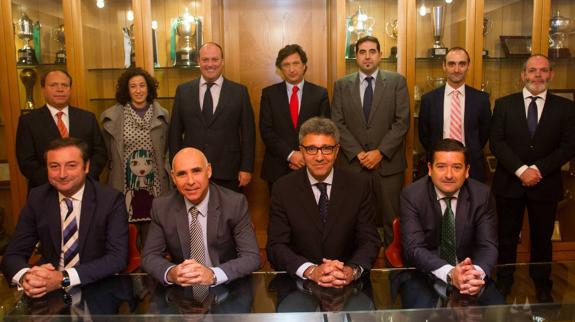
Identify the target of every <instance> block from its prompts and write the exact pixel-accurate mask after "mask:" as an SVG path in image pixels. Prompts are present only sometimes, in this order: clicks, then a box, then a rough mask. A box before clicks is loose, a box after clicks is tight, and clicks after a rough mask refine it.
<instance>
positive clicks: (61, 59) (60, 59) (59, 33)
mask: <svg viewBox="0 0 575 322" xmlns="http://www.w3.org/2000/svg"><path fill="white" fill-rule="evenodd" d="M56 41H57V42H58V44H60V48H58V50H57V51H56V61H55V62H54V64H57V65H63V64H66V36H65V35H64V24H61V25H60V26H58V28H57V29H56Z"/></svg>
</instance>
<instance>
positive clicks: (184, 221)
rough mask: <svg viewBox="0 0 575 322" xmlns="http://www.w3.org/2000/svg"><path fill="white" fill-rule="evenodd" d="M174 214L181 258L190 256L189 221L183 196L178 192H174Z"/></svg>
mask: <svg viewBox="0 0 575 322" xmlns="http://www.w3.org/2000/svg"><path fill="white" fill-rule="evenodd" d="M175 194H176V195H177V198H175V202H176V204H175V206H174V216H175V221H176V230H177V232H178V239H179V240H180V248H181V249H182V259H184V260H185V259H188V258H189V257H190V222H189V220H188V210H187V209H186V203H185V202H184V196H182V195H181V194H180V193H179V192H175Z"/></svg>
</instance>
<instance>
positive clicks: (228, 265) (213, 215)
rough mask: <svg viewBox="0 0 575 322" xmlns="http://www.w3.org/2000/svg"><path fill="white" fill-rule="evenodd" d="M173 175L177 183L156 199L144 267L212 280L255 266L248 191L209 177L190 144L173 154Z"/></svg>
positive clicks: (199, 281) (176, 278)
mask: <svg viewBox="0 0 575 322" xmlns="http://www.w3.org/2000/svg"><path fill="white" fill-rule="evenodd" d="M171 175H172V180H173V181H174V184H175V185H176V187H177V188H178V189H177V190H172V191H171V192H169V193H167V194H164V195H163V196H160V197H158V198H156V199H154V202H153V204H152V222H151V225H150V230H149V232H148V237H147V239H146V243H145V244H144V250H143V254H142V268H143V269H144V271H146V272H148V273H150V274H151V275H152V276H154V277H155V278H156V279H158V280H159V281H162V282H163V283H164V284H177V285H180V286H192V285H196V286H197V285H204V286H206V285H210V286H215V285H219V284H222V283H225V282H227V281H231V280H234V279H236V278H238V277H242V276H244V275H248V274H250V273H251V272H253V271H255V270H257V269H258V268H259V266H260V255H259V249H258V245H257V242H256V236H255V233H254V230H253V228H252V223H251V220H250V215H249V213H248V202H247V200H246V197H245V196H244V195H243V194H240V193H237V192H234V191H232V190H230V189H227V188H224V187H220V186H218V185H216V184H213V183H210V177H211V175H212V167H211V165H210V164H209V163H208V160H207V159H206V157H205V156H204V154H203V153H202V152H201V151H200V150H197V149H194V148H184V149H182V150H180V151H179V152H178V153H177V154H176V155H175V156H174V160H173V161H172V173H171ZM165 253H168V254H169V255H170V257H171V259H167V258H165V257H164V254H165ZM198 289H199V288H198Z"/></svg>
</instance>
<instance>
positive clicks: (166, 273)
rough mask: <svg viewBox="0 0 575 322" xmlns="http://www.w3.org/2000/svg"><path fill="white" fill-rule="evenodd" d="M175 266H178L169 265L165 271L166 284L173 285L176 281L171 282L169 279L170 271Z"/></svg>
mask: <svg viewBox="0 0 575 322" xmlns="http://www.w3.org/2000/svg"><path fill="white" fill-rule="evenodd" d="M174 267H176V265H172V266H170V267H168V269H167V270H166V271H165V272H164V284H166V285H173V284H174V283H170V282H169V281H168V272H169V271H170V270H171V269H172V268H174Z"/></svg>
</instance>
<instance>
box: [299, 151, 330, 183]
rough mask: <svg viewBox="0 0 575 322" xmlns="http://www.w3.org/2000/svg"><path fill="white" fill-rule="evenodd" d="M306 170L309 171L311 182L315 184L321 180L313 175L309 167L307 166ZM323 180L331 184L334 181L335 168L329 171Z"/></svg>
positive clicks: (308, 175)
mask: <svg viewBox="0 0 575 322" xmlns="http://www.w3.org/2000/svg"><path fill="white" fill-rule="evenodd" d="M317 153H321V151H318V152H317ZM305 171H306V173H307V177H308V179H309V182H310V183H311V185H312V186H313V185H315V184H316V183H318V182H320V181H318V180H317V179H316V178H314V177H313V176H312V175H311V173H310V172H309V169H307V168H306V169H305ZM321 182H325V183H327V184H329V185H331V184H332V182H333V168H331V171H330V172H329V174H328V175H327V177H326V178H325V179H324V180H323V181H321Z"/></svg>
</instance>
